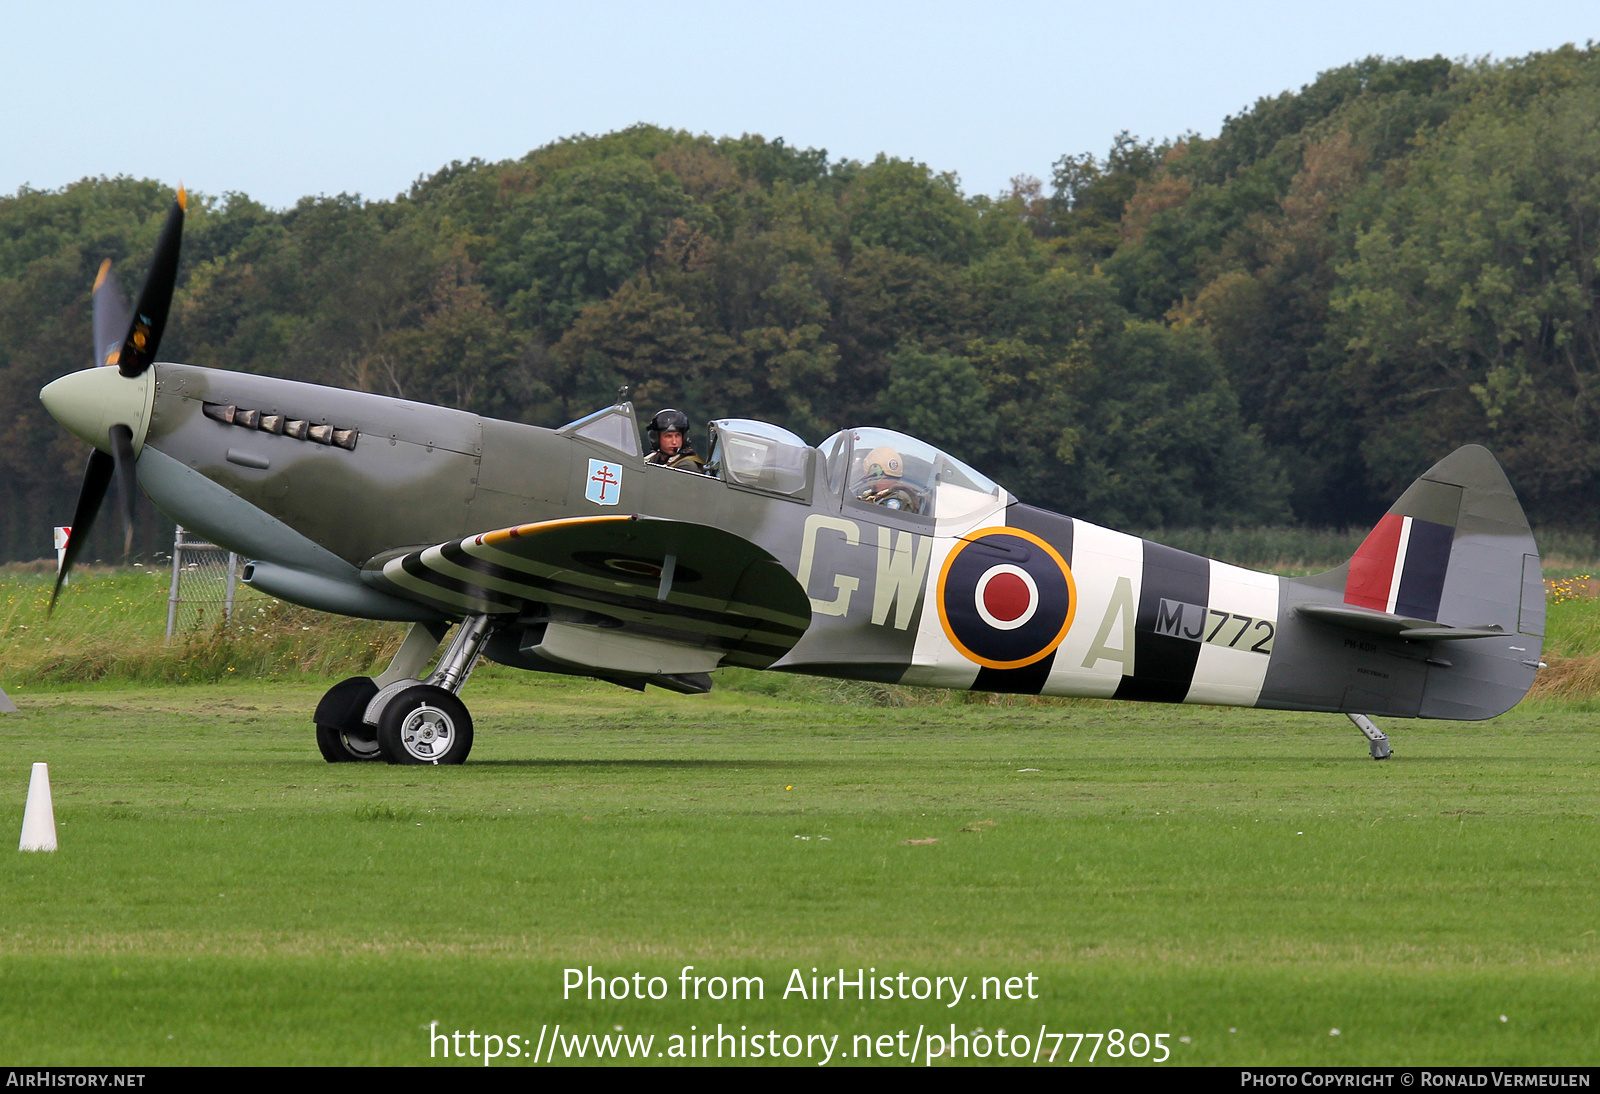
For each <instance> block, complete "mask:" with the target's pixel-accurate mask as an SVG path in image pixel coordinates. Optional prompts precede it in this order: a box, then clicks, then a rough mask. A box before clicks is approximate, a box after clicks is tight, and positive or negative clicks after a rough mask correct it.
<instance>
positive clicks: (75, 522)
mask: <svg viewBox="0 0 1600 1094" xmlns="http://www.w3.org/2000/svg"><path fill="white" fill-rule="evenodd" d="M115 468H116V460H115V459H113V458H112V457H111V456H108V455H106V454H105V453H104V452H102V451H100V450H99V449H98V448H97V449H95V450H94V451H93V452H91V453H89V466H88V467H86V468H84V470H83V489H81V490H79V491H78V509H77V511H76V512H75V513H73V514H72V535H71V536H70V537H68V539H67V553H66V554H65V555H63V556H62V559H61V569H60V571H58V572H57V574H56V587H55V588H54V589H52V590H51V591H50V608H49V610H48V611H47V612H45V616H46V617H47V618H48V617H49V616H50V615H53V614H54V613H55V610H56V598H57V597H59V596H60V595H61V583H62V582H63V581H65V580H66V579H67V575H68V574H69V573H71V572H72V564H73V563H74V562H76V561H78V555H79V554H81V553H82V552H83V545H84V544H85V543H88V542H89V529H90V527H91V526H92V525H93V524H94V518H95V514H96V513H98V512H100V503H101V502H103V501H105V498H106V489H107V488H108V487H109V486H110V485H111V473H112V471H113V470H114V469H115Z"/></svg>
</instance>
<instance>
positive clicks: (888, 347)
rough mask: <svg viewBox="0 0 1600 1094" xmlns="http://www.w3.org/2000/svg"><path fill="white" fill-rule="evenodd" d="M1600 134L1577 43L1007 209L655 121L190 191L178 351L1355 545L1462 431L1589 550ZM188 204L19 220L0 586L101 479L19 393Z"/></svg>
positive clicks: (1434, 74)
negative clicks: (309, 183) (289, 185)
mask: <svg viewBox="0 0 1600 1094" xmlns="http://www.w3.org/2000/svg"><path fill="white" fill-rule="evenodd" d="M1597 120H1600V52H1597V50H1596V49H1594V48H1586V49H1578V48H1574V47H1566V48H1563V49H1559V50H1555V51H1552V52H1548V53H1541V54H1535V55H1532V56H1529V57H1526V58H1521V59H1516V60H1511V61H1503V62H1496V63H1488V62H1478V63H1471V64H1464V63H1453V62H1449V61H1446V60H1444V59H1440V58H1434V59H1431V60H1421V61H1409V60H1403V59H1401V60H1391V59H1383V58H1371V59H1367V60H1364V61H1360V62H1357V63H1355V64H1351V65H1347V66H1344V67H1342V68H1339V69H1335V70H1332V71H1330V72H1326V73H1323V74H1322V75H1321V76H1319V77H1318V78H1317V80H1316V81H1315V82H1313V83H1311V84H1309V85H1307V86H1306V87H1303V88H1301V89H1299V90H1298V91H1293V92H1285V93H1284V94H1282V95H1278V96H1276V97H1272V98H1265V99H1262V100H1260V101H1259V102H1257V103H1256V104H1255V105H1254V106H1253V107H1252V108H1250V109H1249V110H1246V111H1243V112H1241V113H1240V114H1238V115H1236V116H1233V117H1230V118H1228V119H1227V120H1226V121H1225V122H1224V123H1223V125H1222V127H1221V130H1220V132H1219V134H1218V135H1217V136H1216V137H1215V138H1209V139H1206V138H1199V137H1195V136H1193V135H1185V136H1180V137H1176V138H1171V139H1165V140H1141V139H1139V138H1137V137H1134V136H1132V135H1128V134H1122V135H1119V136H1118V137H1117V138H1116V139H1115V141H1114V142H1113V143H1112V146H1111V148H1110V149H1109V150H1108V151H1107V152H1106V154H1105V155H1103V156H1101V155H1097V154H1089V153H1083V154H1069V155H1064V156H1063V157H1062V158H1061V159H1060V160H1059V161H1057V163H1056V164H1055V167H1054V170H1053V172H1052V174H1051V177H1050V179H1048V180H1038V179H1032V178H1027V177H1019V178H1018V179H1016V180H1015V181H1014V182H1013V184H1012V186H1011V188H1010V190H1009V191H1008V192H1007V193H1005V194H1001V195H996V196H984V195H977V196H970V195H966V194H964V193H963V192H962V190H961V188H960V186H959V183H958V181H957V179H955V178H954V177H953V176H950V175H945V174H939V173H936V172H934V171H932V170H930V169H929V168H927V167H926V166H924V165H922V164H919V163H915V162H909V161H905V160H897V159H891V158H887V157H883V156H880V157H878V158H877V159H876V160H874V161H872V162H870V163H863V162H859V161H854V160H835V159H830V158H829V156H828V155H827V153H826V152H824V151H822V150H818V149H800V148H794V147H791V146H789V145H787V144H786V143H784V142H783V141H782V140H767V139H764V138H762V137H759V136H749V135H746V136H742V137H737V138H732V137H725V138H711V137H707V136H696V135H693V134H689V133H685V132H679V131H673V130H668V129H662V128H657V127H652V126H636V127H633V128H630V129H627V130H623V131H621V132H616V133H611V134H606V135H603V136H597V137H591V136H579V137H574V138H571V139H567V140H562V141H558V142H555V143H553V144H550V145H547V146H545V147H543V148H539V149H536V150H535V151H533V152H530V153H528V154H527V155H526V156H524V157H522V158H520V159H516V160H508V161H504V162H499V163H486V162H481V161H476V160H474V161H471V162H467V163H454V164H451V165H449V166H448V167H446V168H444V169H442V170H440V171H439V172H437V173H435V174H433V175H431V176H427V177H425V178H422V179H419V180H418V182H417V183H416V184H415V185H414V186H412V187H411V189H410V190H409V191H408V192H407V193H405V194H403V195H400V196H398V197H396V198H394V199H393V200H388V201H369V200H363V199H361V198H359V197H354V196H350V195H340V196H337V197H308V198H305V199H302V200H301V201H300V202H298V203H297V204H296V205H295V206H294V207H293V208H290V209H285V210H271V209H268V208H265V207H263V206H262V205H261V204H259V203H257V202H255V201H253V200H251V199H250V198H249V197H248V196H246V195H244V194H239V193H224V194H221V195H217V196H207V195H193V196H192V197H191V201H190V206H189V208H190V216H189V221H188V225H187V228H186V233H185V245H184V255H183V263H182V266H181V269H180V272H179V282H178V291H177V295H176V297H175V299H174V305H173V310H172V319H171V322H170V324H169V326H168V329H167V334H166V337H165V340H164V343H163V346H162V356H163V357H165V358H168V359H172V360H181V361H188V362H191V363H194V364H199V365H207V366H212V367H218V368H229V369H237V370H242V371H249V372H261V373H270V374H272V375H277V376H285V377H289V378H293V379H299V380H306V381H311V382H315V383H325V384H334V385H339V386H345V387H354V388H360V389H363V390H368V391H375V392H380V393H383V394H389V395H396V396H401V397H404V398H408V399H419V400H423V401H427V402H435V403H440V404H443V405H447V406H454V407H459V408H462V409H465V410H471V411H475V412H478V413H483V414H489V415H494V416H497V417H503V418H511V419H516V420H521V421H526V422H531V423H534V424H539V425H559V424H561V423H563V422H565V421H568V420H570V419H572V418H575V417H577V416H579V415H581V414H583V413H585V412H587V411H589V410H592V409H594V408H596V407H599V406H602V405H606V404H608V403H609V402H610V401H611V399H612V398H613V397H614V395H615V392H616V391H617V389H618V388H619V387H620V386H621V385H623V384H628V385H631V386H632V389H633V393H634V398H635V399H636V400H637V401H638V402H639V403H640V404H641V406H643V407H647V408H649V409H652V410H653V409H655V408H656V407H657V406H662V405H673V406H678V407H680V408H682V409H684V410H685V411H687V412H688V413H689V414H690V416H691V418H692V419H693V420H694V421H695V422H696V425H697V428H700V429H703V425H702V424H701V423H704V422H705V421H706V420H708V419H710V418H714V417H724V416H738V417H754V418H763V419H766V420H769V421H773V422H776V423H779V424H781V425H784V426H787V427H789V428H791V429H793V430H795V431H796V432H798V433H800V434H801V435H802V436H804V437H806V438H807V439H808V440H810V441H812V442H816V441H819V440H821V439H822V438H823V437H825V436H826V435H828V434H829V433H831V432H833V431H834V430H836V429H839V428H843V427H846V426H851V425H862V424H886V425H890V426H893V427H896V428H900V429H904V430H906V431H907V432H910V433H914V434H916V435H918V436H921V437H923V438H925V439H927V440H928V441H931V442H933V443H935V444H938V445H940V446H942V447H945V448H947V449H948V450H950V451H951V452H953V453H955V454H956V455H958V456H960V457H961V458H963V459H965V460H966V461H967V462H969V463H971V464H973V465H974V466H976V467H978V468H979V469H980V470H983V471H984V472H986V473H988V474H990V475H991V476H992V477H994V478H995V479H997V480H998V481H1000V482H1001V483H1002V484H1004V485H1005V486H1006V487H1007V488H1008V489H1010V490H1011V491H1012V492H1013V493H1015V494H1017V495H1018V496H1020V497H1022V498H1023V499H1024V500H1027V501H1030V502H1033V503H1035V504H1039V505H1043V506H1046V507H1049V508H1052V509H1056V510H1060V511H1063V512H1068V513H1073V514H1075V515H1078V516H1082V517H1084V518H1086V519H1090V520H1094V521H1097V522H1100V523H1106V524H1111V525H1116V526H1122V527H1143V528H1156V527H1163V526H1166V527H1178V526H1184V527H1199V526H1207V527H1209V526H1218V527H1221V526H1230V525H1238V524H1256V523H1269V522H1286V521H1295V522H1299V523H1302V524H1310V525H1318V526H1340V525H1346V524H1361V523H1364V522H1367V521H1370V520H1372V519H1375V516H1376V515H1377V514H1378V513H1381V512H1382V510H1383V509H1384V508H1385V507H1386V506H1387V505H1388V503H1389V502H1390V501H1391V500H1392V498H1393V496H1394V495H1395V494H1396V493H1397V492H1398V491H1399V490H1400V489H1403V488H1404V486H1405V484H1406V483H1408V482H1410V480H1411V479H1412V478H1414V477H1415V476H1416V475H1417V474H1418V473H1420V471H1422V470H1423V469H1425V468H1426V467H1427V466H1428V464H1429V463H1430V462H1431V461H1432V460H1434V459H1437V458H1438V457H1439V456H1441V455H1443V454H1444V453H1446V452H1448V451H1449V450H1451V449H1452V448H1454V447H1456V446H1457V445H1459V444H1463V443H1467V442H1469V441H1477V442H1481V443H1484V444H1487V445H1489V447H1490V448H1491V449H1492V450H1494V451H1495V452H1496V454H1497V455H1498V456H1499V457H1500V458H1501V459H1502V461H1503V462H1504V463H1505V464H1506V466H1507V468H1508V470H1509V472H1510V474H1511V477H1512V480H1513V482H1514V483H1515V485H1516V487H1517V489H1518V492H1519V494H1520V495H1521V497H1522V499H1523V501H1524V503H1525V504H1526V505H1527V507H1528V509H1529V511H1530V514H1531V515H1533V517H1534V518H1535V519H1536V520H1537V521H1542V522H1546V523H1557V524H1564V525H1569V526H1574V527H1585V528H1592V527H1594V526H1596V525H1597V523H1600V518H1597V515H1596V511H1595V508H1596V507H1595V505H1594V504H1593V503H1594V500H1595V499H1596V474H1597V472H1600V442H1597V439H1596V429H1595V424H1596V422H1595V414H1596V407H1595V403H1594V398H1595V394H1594V393H1595V392H1596V391H1597V390H1600V387H1597V385H1600V363H1597V357H1596V353H1597V349H1600V343H1597V339H1600V325H1597V319H1600V315H1597V310H1596V300H1597V288H1600V126H1597ZM171 199H172V192H171V189H170V188H169V187H167V186H166V185H164V184H162V183H159V182H155V181H150V180H141V179H132V178H112V179H107V178H99V179H85V180H82V181H80V182H78V183H74V184H72V185H70V186H67V187H64V188H62V189H61V190H56V191H38V190H30V189H23V190H21V191H19V192H17V193H16V194H13V195H10V196H7V197H4V198H0V441H3V443H0V559H3V558H33V557H38V556H40V555H41V554H44V553H46V551H47V547H46V546H45V545H46V544H47V543H48V535H49V527H50V526H51V525H52V524H58V523H66V522H67V520H68V519H69V518H70V514H71V510H72V504H73V498H74V497H75V495H76V491H77V481H78V477H79V475H80V474H81V468H82V464H83V460H84V457H85V449H84V446H83V445H82V443H81V442H79V441H77V440H76V439H74V438H72V437H70V436H68V435H67V434H66V433H65V432H64V431H63V430H61V429H60V428H59V427H57V426H56V425H55V424H54V422H52V421H51V420H50V419H49V417H48V416H47V415H46V414H45V413H44V412H43V409H42V408H41V407H40V406H39V403H38V400H37V393H38V390H39V388H40V387H41V386H43V385H44V384H45V383H47V382H48V381H49V380H51V379H53V378H54V377H56V376H58V375H61V374H62V373H64V372H66V371H69V370H71V369H74V368H78V367H82V366H84V365H87V364H89V363H90V359H91V353H90V344H91V338H90V334H89V330H90V308H89V287H90V285H91V284H92V282H93V278H94V273H95V270H96V268H97V267H98V265H99V263H100V261H101V260H102V259H103V258H107V257H109V258H111V259H112V260H113V261H114V263H115V265H116V270H117V274H118V276H119V278H120V279H121V280H122V282H123V284H124V285H127V286H129V287H130V288H131V287H133V286H137V285H138V284H139V283H140V282H141V281H142V279H143V277H144V272H145V264H146V262H147V261H148V257H149V254H150V251H151V248H152V247H153V245H154V240H155V235H156V233H157V231H158V229H159V225H160V222H161V217H162V215H163V213H164V211H165V209H166V207H167V205H168V204H169V203H170V201H171ZM701 435H702V436H703V433H702V434H701ZM107 523H108V524H109V523H110V522H109V521H108V522H107ZM145 524H146V526H147V527H146V529H145V530H144V531H143V532H142V534H141V545H142V547H143V548H144V549H145V550H147V551H152V552H153V551H156V550H159V549H161V547H162V543H161V535H162V533H161V532H160V531H159V529H158V528H157V527H156V526H155V524H154V522H152V521H146V522H145ZM101 531H102V533H103V534H104V535H105V537H106V538H105V540H104V543H102V544H100V547H101V549H102V551H104V552H108V551H110V550H111V546H110V545H111V543H112V542H113V539H114V538H120V537H119V536H117V537H114V536H113V534H112V533H113V532H114V530H109V529H103V530H101Z"/></svg>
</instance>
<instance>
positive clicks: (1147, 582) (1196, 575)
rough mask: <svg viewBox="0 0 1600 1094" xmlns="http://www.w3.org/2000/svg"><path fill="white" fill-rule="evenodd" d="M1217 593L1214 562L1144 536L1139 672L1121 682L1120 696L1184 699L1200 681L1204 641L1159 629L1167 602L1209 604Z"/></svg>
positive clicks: (1136, 637) (1136, 638)
mask: <svg viewBox="0 0 1600 1094" xmlns="http://www.w3.org/2000/svg"><path fill="white" fill-rule="evenodd" d="M1210 597H1211V560H1210V559H1208V558H1202V557H1201V556H1199V555H1193V554H1190V553H1189V552H1188V551H1179V550H1177V549H1176V548H1172V547H1164V546H1162V545H1161V544H1159V543H1152V542H1151V541H1150V540H1144V576H1143V579H1142V580H1141V582H1140V585H1139V612H1138V616H1137V618H1136V620H1135V622H1134V631H1133V672H1134V675H1132V676H1124V677H1123V678H1122V683H1120V684H1119V685H1117V691H1116V694H1115V695H1114V696H1113V698H1116V699H1138V700H1142V701H1144V702H1153V703H1181V702H1183V699H1184V696H1186V695H1188V694H1189V685H1190V684H1191V683H1193V682H1194V667H1195V664H1196V663H1197V662H1198V661H1199V660H1200V643H1198V642H1191V641H1188V640H1187V639H1184V638H1182V637H1180V636H1177V635H1171V634H1160V633H1158V632H1157V631H1156V616H1157V614H1158V612H1159V610H1160V607H1161V602H1162V601H1163V600H1171V601H1178V602H1179V603H1183V604H1199V605H1206V604H1209V603H1210Z"/></svg>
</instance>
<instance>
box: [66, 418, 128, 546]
mask: <svg viewBox="0 0 1600 1094" xmlns="http://www.w3.org/2000/svg"><path fill="white" fill-rule="evenodd" d="M111 456H112V458H113V459H114V460H116V464H117V496H118V498H119V499H120V500H121V502H122V553H123V555H124V556H126V555H128V554H130V553H132V551H133V501H134V498H135V496H136V495H137V492H138V489H139V477H138V471H137V469H135V467H134V459H133V430H131V429H129V428H128V427H127V426H125V425H114V426H112V427H111ZM73 527H74V528H76V527H77V525H73Z"/></svg>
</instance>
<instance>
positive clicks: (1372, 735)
mask: <svg viewBox="0 0 1600 1094" xmlns="http://www.w3.org/2000/svg"><path fill="white" fill-rule="evenodd" d="M1347 717H1348V718H1349V719H1350V720H1351V721H1352V722H1354V723H1355V724H1356V728H1357V729H1359V730H1360V731H1361V735H1362V736H1363V737H1365V738H1366V739H1367V742H1368V746H1369V747H1370V748H1371V749H1372V758H1373V759H1374V760H1387V759H1388V758H1389V738H1388V737H1386V736H1384V734H1383V730H1381V729H1379V728H1378V727H1377V726H1375V725H1373V724H1372V719H1371V718H1368V717H1367V716H1366V715H1365V714H1350V715H1347Z"/></svg>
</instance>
